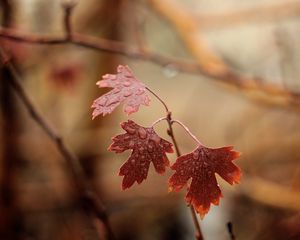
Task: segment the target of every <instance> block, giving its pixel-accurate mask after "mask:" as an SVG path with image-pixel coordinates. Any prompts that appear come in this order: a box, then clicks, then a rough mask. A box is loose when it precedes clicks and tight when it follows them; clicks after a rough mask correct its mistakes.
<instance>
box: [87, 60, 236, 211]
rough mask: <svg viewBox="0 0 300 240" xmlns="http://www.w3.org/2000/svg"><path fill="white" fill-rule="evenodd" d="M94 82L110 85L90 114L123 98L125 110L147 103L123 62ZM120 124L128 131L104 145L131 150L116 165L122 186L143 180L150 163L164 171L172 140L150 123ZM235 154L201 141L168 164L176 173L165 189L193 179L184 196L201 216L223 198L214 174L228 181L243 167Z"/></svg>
mask: <svg viewBox="0 0 300 240" xmlns="http://www.w3.org/2000/svg"><path fill="white" fill-rule="evenodd" d="M97 85H99V87H111V88H113V90H111V91H110V92H108V93H106V94H104V95H103V96H101V97H100V98H98V99H96V100H95V101H94V103H93V105H92V107H93V108H95V109H94V112H93V118H94V117H96V116H97V115H100V114H103V115H106V114H109V113H111V112H112V111H113V110H114V109H115V108H116V107H117V106H118V105H119V104H120V103H122V102H123V103H124V111H125V112H126V113H127V114H130V113H133V112H136V111H138V109H139V106H140V105H141V104H144V105H149V102H150V99H149V97H148V96H147V94H146V87H145V85H144V84H143V83H141V82H140V81H139V80H137V79H136V78H135V77H134V75H133V73H132V72H131V70H130V69H129V68H128V67H127V66H119V67H118V73H117V75H112V74H107V75H104V77H103V80H102V81H99V82H98V83H97ZM121 127H122V128H123V129H124V130H125V131H126V133H125V134H120V135H117V136H115V137H114V138H113V139H112V141H113V143H112V144H111V145H110V147H109V148H108V149H109V150H110V151H114V152H116V153H121V152H124V151H126V150H132V153H131V156H130V157H129V158H128V159H127V161H126V162H125V163H124V164H123V165H122V166H121V168H120V173H119V175H120V176H124V178H123V182H122V188H123V189H127V188H129V187H131V186H132V185H133V184H134V183H135V182H137V183H141V182H142V181H143V180H145V179H146V178H147V175H148V171H149V167H150V163H151V162H152V163H153V165H154V168H155V170H156V172H158V173H160V174H162V173H164V172H165V170H166V167H168V166H169V160H168V158H167V155H166V153H172V152H173V149H172V143H170V142H168V141H166V140H164V139H162V138H160V137H159V136H158V135H157V134H156V132H155V131H154V129H153V127H142V126H140V125H138V124H136V123H135V122H133V121H132V120H128V121H127V122H123V123H121ZM238 157H239V153H238V152H236V151H233V147H231V146H230V147H222V148H217V149H212V148H207V147H205V146H203V145H199V146H197V148H196V149H195V150H194V151H192V152H191V153H188V154H185V155H182V156H180V157H178V158H177V159H176V161H175V163H174V164H173V165H172V166H171V169H173V170H175V173H174V174H173V175H172V176H171V178H170V179H169V189H170V190H171V191H172V190H174V191H179V190H180V189H182V188H183V187H184V186H185V185H187V184H188V182H189V180H190V179H192V181H191V183H190V184H189V187H188V192H187V194H186V201H187V203H189V204H192V205H193V206H194V208H195V209H196V211H197V212H198V213H199V214H200V215H201V216H202V217H203V216H204V215H205V214H206V213H207V212H208V211H209V208H210V204H211V203H213V204H215V205H217V204H218V203H219V199H220V197H222V194H221V190H220V188H219V186H218V183H217V180H216V177H215V173H217V174H219V175H220V176H221V177H222V178H223V179H224V180H225V181H227V182H228V183H230V184H234V183H238V182H239V179H240V176H241V171H240V169H239V168H238V167H237V166H236V165H235V164H233V163H232V161H233V160H234V159H236V158H238Z"/></svg>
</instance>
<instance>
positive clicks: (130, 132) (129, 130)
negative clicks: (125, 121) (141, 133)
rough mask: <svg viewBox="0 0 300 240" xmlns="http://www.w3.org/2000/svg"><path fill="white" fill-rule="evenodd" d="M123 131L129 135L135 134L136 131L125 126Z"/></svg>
mask: <svg viewBox="0 0 300 240" xmlns="http://www.w3.org/2000/svg"><path fill="white" fill-rule="evenodd" d="M124 129H125V131H126V132H128V133H129V134H131V135H133V134H135V131H136V130H135V129H134V128H132V127H129V126H125V127H124Z"/></svg>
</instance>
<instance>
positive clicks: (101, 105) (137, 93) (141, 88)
mask: <svg viewBox="0 0 300 240" xmlns="http://www.w3.org/2000/svg"><path fill="white" fill-rule="evenodd" d="M102 78H103V80H101V81H98V82H97V83H96V84H97V85H98V86H99V87H100V88H105V87H108V88H113V89H112V90H111V91H109V92H108V93H106V94H104V95H103V96H101V97H99V98H97V99H96V100H95V101H94V102H93V104H92V108H94V111H93V114H92V115H93V119H94V118H95V117H96V116H98V115H101V114H103V116H105V115H106V114H110V113H111V112H112V111H113V110H114V109H115V108H116V107H117V106H118V105H120V104H121V103H124V112H125V113H127V114H128V115H129V114H131V113H134V112H137V111H138V110H139V106H140V105H141V104H143V105H145V106H148V105H149V103H150V98H149V96H148V95H147V92H146V86H145V85H144V84H143V83H142V82H141V81H139V80H138V79H137V78H136V77H135V76H134V75H133V73H132V71H131V70H130V68H129V67H128V66H122V65H119V66H118V69H117V74H106V75H104V76H103V77H102Z"/></svg>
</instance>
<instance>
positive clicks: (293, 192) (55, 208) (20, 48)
mask: <svg viewBox="0 0 300 240" xmlns="http://www.w3.org/2000/svg"><path fill="white" fill-rule="evenodd" d="M76 2H77V4H76V6H75V7H74V8H73V12H72V18H71V23H72V29H73V30H72V31H74V32H76V33H80V34H82V35H86V36H93V37H95V39H98V38H99V39H100V38H101V39H108V40H113V41H119V42H122V43H124V46H126V47H124V49H125V50H129V51H130V50H134V51H137V52H139V53H140V54H141V55H143V56H146V55H147V54H148V53H149V52H150V53H155V54H158V55H159V56H165V57H167V58H168V61H164V63H161V62H159V61H158V60H152V61H147V60H145V58H146V57H144V60H143V59H141V58H140V57H136V56H131V57H126V56H121V55H118V54H112V53H109V52H107V51H98V50H92V49H87V48H85V47H79V46H75V45H73V44H59V45H39V44H26V43H23V42H17V41H13V40H11V39H8V38H7V37H5V31H3V29H4V28H9V29H13V30H14V31H15V30H16V31H20V32H22V33H28V34H37V35H42V36H45V35H46V36H57V37H60V36H64V27H63V18H64V9H63V8H62V1H60V0H52V1H43V0H1V1H0V3H1V4H0V16H1V26H2V28H1V29H0V48H1V49H2V50H4V51H5V52H6V53H7V54H8V55H9V56H10V59H11V60H10V61H11V62H12V64H13V65H14V66H15V68H16V69H17V71H18V73H19V75H20V76H21V79H22V84H23V85H24V88H25V90H26V92H27V93H28V95H29V96H30V98H31V99H32V101H33V103H34V105H35V106H36V107H37V108H38V110H39V112H40V113H41V114H42V116H43V117H44V118H45V119H46V121H47V122H48V123H49V124H50V125H51V126H52V127H53V128H54V129H56V130H57V132H58V133H59V134H60V135H61V136H62V137H63V139H64V141H65V143H66V145H67V146H68V147H69V148H70V149H71V151H72V152H74V153H75V155H76V156H77V157H78V158H79V160H80V163H81V165H82V168H83V169H84V171H85V174H86V176H87V181H88V182H89V183H90V184H91V185H92V187H93V190H94V191H95V192H96V194H97V195H98V196H99V197H100V198H101V199H102V200H103V202H104V204H105V206H106V211H107V214H108V217H109V221H110V224H111V227H112V231H113V232H114V235H115V236H116V239H118V240H122V239H124V240H125V239H133V240H135V239H142V240H150V239H156V240H159V239H163V240H167V239H172V240H176V239H194V225H193V222H192V219H191V216H190V212H189V209H188V208H187V207H186V204H185V202H184V200H183V199H184V194H185V190H184V191H181V193H178V194H175V193H168V191H167V184H166V183H167V180H168V178H169V177H170V176H171V174H172V172H171V171H170V170H168V171H167V173H166V174H165V175H164V176H161V175H157V174H156V173H155V172H154V169H153V167H150V172H149V175H148V179H147V181H145V182H143V183H142V184H141V185H137V184H135V185H134V186H133V187H132V188H131V189H129V190H126V191H122V190H121V181H122V178H121V177H119V176H118V171H119V167H120V166H121V165H122V163H123V162H124V161H125V159H126V158H127V157H128V156H129V154H130V153H129V152H125V153H123V154H118V155H116V154H114V153H111V152H108V151H107V150H106V149H107V147H108V146H109V144H110V143H111V137H112V136H114V135H116V134H119V133H121V132H122V130H121V128H120V127H119V123H120V122H122V121H125V120H127V119H128V118H127V116H125V114H123V112H122V107H119V108H118V109H117V110H116V111H115V112H113V113H112V114H111V115H108V116H105V117H97V118H96V119H95V120H93V121H92V120H91V112H92V110H91V108H90V106H91V104H92V102H93V100H94V99H95V98H97V97H98V96H100V95H101V94H103V93H104V92H105V91H106V90H103V89H98V88H97V87H96V85H95V83H96V82H97V81H98V80H100V79H101V76H102V75H103V74H105V73H115V72H116V68H117V66H118V65H119V64H124V65H129V66H130V68H131V69H132V70H133V71H134V73H135V74H136V76H137V77H138V78H139V79H140V80H141V81H143V82H144V83H145V84H146V85H147V86H149V87H150V88H151V89H153V90H154V91H155V92H156V93H158V94H159V95H160V96H161V97H162V98H163V99H164V100H165V101H166V103H167V104H168V106H169V108H170V109H171V110H172V112H173V117H174V118H176V119H179V120H181V121H182V122H184V123H185V124H186V125H187V126H188V127H189V128H190V130H191V131H192V132H193V133H194V134H195V135H196V136H197V137H198V138H199V139H200V140H201V142H203V143H204V144H206V145H207V146H209V147H220V146H224V145H234V146H235V149H237V150H238V151H240V152H242V156H241V158H240V159H238V160H237V161H236V163H237V164H238V165H239V166H240V167H241V168H242V171H243V177H242V181H241V183H240V184H239V185H236V186H233V187H232V186H230V185H228V184H227V183H226V182H224V181H223V180H221V179H220V178H218V180H219V182H220V185H221V189H222V191H223V196H224V198H222V199H221V202H220V205H219V206H218V207H216V206H212V207H211V210H210V212H209V213H208V214H207V216H206V217H205V218H204V220H201V222H200V223H201V226H202V230H203V235H204V237H205V239H208V240H219V239H220V240H223V239H224V240H225V239H233V238H230V234H229V232H228V230H227V224H228V223H229V222H230V223H231V224H232V226H233V232H234V235H235V237H236V239H243V240H252V239H253V240H254V239H260V240H265V239H266V240H267V239H282V240H287V239H289V240H292V239H294V240H296V239H300V214H299V211H300V125H299V119H300V115H299V114H300V100H299V93H300V82H299V77H300V45H299V36H300V1H299V0H293V1H292V0H290V1H287V0H272V1H271V0H263V1H261V0H260V1H258V0H251V1H250V0H248V1H238V0H227V1H222V0H211V1H203V0H187V1H179V0H165V1H159V0H110V1H101V0H85V1H83V0H78V1H76ZM68 3H71V4H72V1H64V4H68ZM142 58H143V57H142ZM178 60H179V61H184V62H186V63H187V65H184V64H181V63H182V62H180V63H178ZM1 62H2V61H1ZM183 65H184V66H183ZM189 66H191V67H189ZM192 66H197V67H196V68H195V67H194V68H193V67H192ZM195 69H196V70H195ZM11 78H13V76H12V74H11V72H10V70H9V69H7V68H6V67H5V66H3V65H2V64H1V70H0V98H1V101H0V110H1V112H0V188H1V189H0V239H1V240H2V239H3V240H6V239H7V240H11V239H26V240H29V239H30V240H35V239H36V240H50V239H51V240H53V239H58V240H66V239H106V238H105V234H103V232H104V228H103V226H102V225H101V223H100V224H98V228H97V229H95V228H94V227H93V226H92V225H91V223H90V221H89V220H88V216H87V215H86V214H84V211H83V210H82V209H81V208H80V207H78V206H77V205H76V204H75V203H76V196H77V194H76V188H74V184H73V178H72V176H71V175H70V166H69V165H68V164H67V162H66V161H65V159H64V157H63V155H62V154H61V153H60V152H59V151H58V149H57V147H56V145H55V143H54V142H53V141H52V140H51V139H50V138H49V137H48V136H47V135H46V134H45V132H44V131H43V130H42V129H41V128H40V127H39V126H38V125H37V124H36V122H35V121H33V119H32V117H31V116H30V115H29V114H28V112H27V111H26V109H25V107H24V104H23V102H22V101H20V98H19V97H18V96H17V94H16V92H15V91H14V89H13V88H12V87H11V85H10V83H9V82H10V81H11ZM164 114H165V113H164V109H163V107H162V106H161V104H160V103H159V102H158V101H157V100H156V99H154V98H153V97H152V101H151V105H150V107H141V108H140V111H139V112H138V113H135V114H132V115H131V116H129V118H130V119H133V120H135V121H137V122H138V123H139V124H141V125H144V126H149V125H151V124H152V122H153V121H155V120H156V119H157V118H160V117H163V116H164ZM166 128H167V125H166V123H164V122H162V123H160V124H159V125H158V126H157V127H156V130H157V132H158V133H159V134H160V135H161V136H163V137H164V138H165V139H169V137H168V135H167V134H166ZM175 134H176V136H177V139H178V142H179V146H180V149H181V151H182V152H188V151H191V150H193V149H194V148H195V144H194V142H193V140H192V139H191V138H190V137H189V136H187V135H186V133H185V132H184V131H183V130H182V129H180V128H179V127H175ZM169 157H170V161H171V163H173V162H174V160H175V156H173V155H169Z"/></svg>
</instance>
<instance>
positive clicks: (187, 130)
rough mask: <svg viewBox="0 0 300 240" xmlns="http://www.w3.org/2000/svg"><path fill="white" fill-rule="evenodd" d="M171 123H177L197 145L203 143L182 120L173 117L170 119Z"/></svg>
mask: <svg viewBox="0 0 300 240" xmlns="http://www.w3.org/2000/svg"><path fill="white" fill-rule="evenodd" d="M173 123H178V124H179V125H180V126H181V127H182V128H183V129H184V130H185V131H186V132H187V133H188V134H189V135H190V136H191V137H192V138H193V139H194V140H195V142H196V143H198V145H200V146H203V144H202V143H201V142H200V141H199V140H198V138H197V137H196V136H195V135H194V134H193V133H192V132H191V131H190V130H189V129H188V127H187V126H185V125H184V124H183V123H182V122H180V121H179V120H176V119H175V120H172V124H173Z"/></svg>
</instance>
